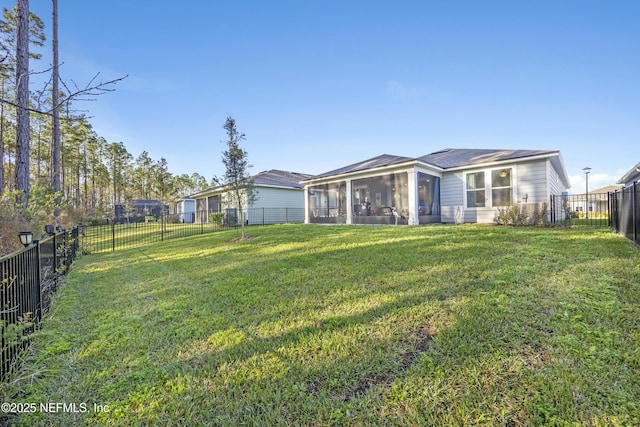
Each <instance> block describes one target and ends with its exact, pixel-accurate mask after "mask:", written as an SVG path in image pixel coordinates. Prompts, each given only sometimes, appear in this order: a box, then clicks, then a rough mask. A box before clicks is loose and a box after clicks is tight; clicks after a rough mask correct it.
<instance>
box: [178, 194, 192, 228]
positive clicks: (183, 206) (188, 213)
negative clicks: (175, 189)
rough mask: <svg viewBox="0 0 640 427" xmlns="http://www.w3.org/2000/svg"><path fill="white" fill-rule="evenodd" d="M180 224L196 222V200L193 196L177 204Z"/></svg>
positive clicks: (184, 198)
mask: <svg viewBox="0 0 640 427" xmlns="http://www.w3.org/2000/svg"><path fill="white" fill-rule="evenodd" d="M175 214H176V216H177V219H178V222H183V223H192V222H195V220H196V200H195V199H194V198H193V197H191V196H186V197H183V198H182V199H180V200H178V202H177V203H176V211H175Z"/></svg>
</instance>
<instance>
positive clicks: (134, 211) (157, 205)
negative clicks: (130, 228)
mask: <svg viewBox="0 0 640 427" xmlns="http://www.w3.org/2000/svg"><path fill="white" fill-rule="evenodd" d="M115 212H116V218H117V220H120V221H122V220H123V219H124V218H127V219H131V218H144V217H151V216H153V217H156V218H158V217H160V216H161V215H163V214H166V213H168V212H169V206H167V205H165V204H164V203H162V202H161V201H160V200H147V199H135V200H132V201H131V203H129V204H128V205H127V206H126V207H125V206H124V205H116V209H115Z"/></svg>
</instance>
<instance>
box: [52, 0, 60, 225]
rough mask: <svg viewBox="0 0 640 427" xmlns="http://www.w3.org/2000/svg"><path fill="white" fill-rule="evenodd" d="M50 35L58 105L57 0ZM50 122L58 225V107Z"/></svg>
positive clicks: (54, 99)
mask: <svg viewBox="0 0 640 427" xmlns="http://www.w3.org/2000/svg"><path fill="white" fill-rule="evenodd" d="M51 15H52V21H53V24H52V35H51V46H52V50H53V52H52V56H53V64H52V70H51V74H52V76H51V80H52V82H51V95H52V104H53V105H58V104H59V103H60V91H59V89H58V81H59V80H60V65H59V62H58V0H52V14H51ZM51 122H52V123H51V124H52V135H51V140H52V145H53V147H51V166H52V169H53V171H52V172H53V173H52V175H51V178H52V179H51V186H52V187H53V191H54V192H55V193H56V207H55V211H54V216H55V218H56V222H57V223H58V225H59V222H60V201H61V197H62V195H61V193H60V190H61V188H60V144H61V143H60V109H59V108H58V107H54V109H53V111H52V115H51Z"/></svg>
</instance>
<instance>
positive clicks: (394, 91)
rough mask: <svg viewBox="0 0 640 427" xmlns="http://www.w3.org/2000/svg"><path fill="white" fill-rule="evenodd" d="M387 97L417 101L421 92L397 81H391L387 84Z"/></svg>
mask: <svg viewBox="0 0 640 427" xmlns="http://www.w3.org/2000/svg"><path fill="white" fill-rule="evenodd" d="M386 88H387V95H388V96H389V97H391V98H392V99H396V100H401V101H415V100H416V99H418V97H419V91H418V90H417V89H416V88H413V87H407V86H405V85H404V84H402V83H400V82H397V81H395V80H389V81H387V84H386Z"/></svg>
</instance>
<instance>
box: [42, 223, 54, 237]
mask: <svg viewBox="0 0 640 427" xmlns="http://www.w3.org/2000/svg"><path fill="white" fill-rule="evenodd" d="M44 232H45V233H47V235H49V236H53V234H54V232H55V229H54V228H53V224H47V225H45V226H44Z"/></svg>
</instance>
